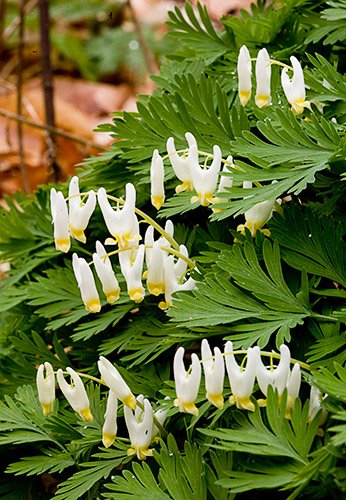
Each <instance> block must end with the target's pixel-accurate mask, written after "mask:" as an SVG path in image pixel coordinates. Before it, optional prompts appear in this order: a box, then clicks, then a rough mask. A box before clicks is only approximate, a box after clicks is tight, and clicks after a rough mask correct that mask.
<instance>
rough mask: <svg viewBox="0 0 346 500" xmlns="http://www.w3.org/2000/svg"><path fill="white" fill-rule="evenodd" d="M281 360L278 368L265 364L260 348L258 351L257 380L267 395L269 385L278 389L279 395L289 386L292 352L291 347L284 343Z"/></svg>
mask: <svg viewBox="0 0 346 500" xmlns="http://www.w3.org/2000/svg"><path fill="white" fill-rule="evenodd" d="M280 354H281V356H280V362H279V364H278V366H277V367H276V368H273V367H268V368H269V369H267V367H266V366H264V365H263V363H262V360H261V354H260V350H259V349H258V350H257V351H256V357H257V372H256V375H257V381H258V385H259V387H260V389H261V391H262V392H263V394H264V395H265V396H266V395H267V391H268V385H272V386H273V389H277V391H278V394H279V397H281V395H282V393H283V392H284V389H285V387H286V386H287V382H288V377H289V373H290V362H291V354H290V350H289V348H288V347H287V346H286V345H285V344H282V345H281V346H280Z"/></svg>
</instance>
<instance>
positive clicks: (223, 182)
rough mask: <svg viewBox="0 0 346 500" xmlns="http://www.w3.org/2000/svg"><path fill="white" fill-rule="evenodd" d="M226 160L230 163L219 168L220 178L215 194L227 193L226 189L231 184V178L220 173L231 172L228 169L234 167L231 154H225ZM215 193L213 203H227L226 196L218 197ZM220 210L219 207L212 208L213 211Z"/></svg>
mask: <svg viewBox="0 0 346 500" xmlns="http://www.w3.org/2000/svg"><path fill="white" fill-rule="evenodd" d="M226 162H228V163H230V165H227V164H224V166H223V168H222V170H221V178H220V182H219V187H218V190H217V195H218V194H221V193H227V192H228V189H230V188H231V187H232V186H233V179H232V177H230V176H229V175H222V174H231V173H232V170H230V167H231V168H232V167H234V163H233V157H232V156H231V155H229V156H227V159H226ZM217 195H216V197H215V198H213V203H227V201H228V198H218V197H217ZM221 210H224V209H219V208H213V211H214V212H220V211H221Z"/></svg>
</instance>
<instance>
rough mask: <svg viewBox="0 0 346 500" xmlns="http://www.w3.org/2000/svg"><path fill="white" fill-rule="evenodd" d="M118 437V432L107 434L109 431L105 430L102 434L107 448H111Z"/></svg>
mask: <svg viewBox="0 0 346 500" xmlns="http://www.w3.org/2000/svg"><path fill="white" fill-rule="evenodd" d="M115 438H116V434H107V432H104V433H103V434H102V443H103V446H104V447H105V448H109V447H110V446H112V444H113V443H114V441H115Z"/></svg>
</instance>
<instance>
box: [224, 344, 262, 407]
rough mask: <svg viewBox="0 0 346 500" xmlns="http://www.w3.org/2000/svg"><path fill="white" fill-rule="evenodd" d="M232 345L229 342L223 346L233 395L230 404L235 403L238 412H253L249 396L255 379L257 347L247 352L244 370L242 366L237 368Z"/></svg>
mask: <svg viewBox="0 0 346 500" xmlns="http://www.w3.org/2000/svg"><path fill="white" fill-rule="evenodd" d="M232 351H233V344H232V342H231V341H230V340H229V341H228V342H226V345H225V361H226V369H227V374H228V378H229V383H230V386H231V390H232V393H233V395H232V396H231V397H230V399H229V400H230V403H236V405H237V408H239V409H240V410H250V411H255V405H254V404H253V402H252V401H250V396H251V394H252V391H253V386H254V383H255V377H256V368H257V360H256V356H257V353H258V352H259V348H258V347H254V348H251V347H249V349H248V350H247V361H246V368H245V370H244V369H243V368H242V366H238V363H237V361H236V360H235V357H234V354H231V353H232Z"/></svg>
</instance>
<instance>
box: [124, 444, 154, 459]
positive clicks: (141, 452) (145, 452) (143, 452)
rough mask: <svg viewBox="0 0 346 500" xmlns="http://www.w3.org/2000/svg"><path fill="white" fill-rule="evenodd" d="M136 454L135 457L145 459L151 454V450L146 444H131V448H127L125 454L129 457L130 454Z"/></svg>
mask: <svg viewBox="0 0 346 500" xmlns="http://www.w3.org/2000/svg"><path fill="white" fill-rule="evenodd" d="M135 453H136V454H137V457H138V458H139V460H145V459H146V458H147V457H152V456H153V450H151V449H150V450H149V448H148V447H147V446H139V447H138V448H137V446H135V445H132V447H131V448H129V449H128V450H127V456H128V457H129V456H130V455H134V454H135Z"/></svg>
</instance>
